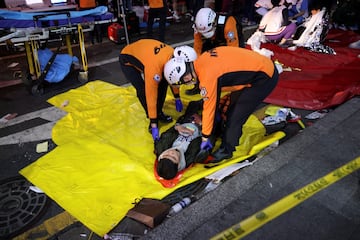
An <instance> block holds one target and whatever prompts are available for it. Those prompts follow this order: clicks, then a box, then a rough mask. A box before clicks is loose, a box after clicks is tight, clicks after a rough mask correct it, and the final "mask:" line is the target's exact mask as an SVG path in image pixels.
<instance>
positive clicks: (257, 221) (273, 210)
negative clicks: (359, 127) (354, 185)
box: [211, 157, 360, 240]
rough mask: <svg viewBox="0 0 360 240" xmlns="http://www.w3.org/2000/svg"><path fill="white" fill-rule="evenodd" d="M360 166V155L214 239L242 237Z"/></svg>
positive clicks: (213, 239)
mask: <svg viewBox="0 0 360 240" xmlns="http://www.w3.org/2000/svg"><path fill="white" fill-rule="evenodd" d="M359 168H360V157H358V158H356V159H354V160H352V161H351V162H349V163H347V164H345V165H343V166H341V167H339V168H338V169H336V170H335V171H333V172H330V173H329V174H328V175H326V176H324V177H321V178H319V179H317V180H316V181H314V182H312V183H310V184H308V185H306V186H305V187H303V188H301V189H299V190H297V191H295V192H293V193H291V194H290V195H287V196H286V197H284V198H282V199H280V200H279V201H277V202H275V203H274V204H272V205H270V206H268V207H266V208H264V209H263V210H261V211H259V212H257V213H255V214H253V215H252V216H250V217H248V218H247V219H245V220H243V221H241V222H239V223H237V224H235V225H233V226H231V227H230V228H228V229H226V230H225V231H223V232H221V233H219V234H217V235H215V236H214V237H212V238H211V239H212V240H225V239H226V240H229V239H231V240H233V239H241V238H242V237H245V236H246V235H248V234H250V233H251V232H253V231H255V230H256V229H258V228H260V227H261V226H262V225H264V224H266V223H267V222H269V221H271V220H272V219H274V218H276V217H278V216H280V215H281V214H283V213H284V212H286V211H288V210H289V209H291V208H293V207H295V206H296V205H298V204H300V203H301V202H303V201H305V200H306V199H308V198H309V197H311V196H313V195H314V194H315V193H317V192H319V191H321V190H323V189H325V188H327V187H328V186H330V185H331V184H333V183H335V182H337V181H339V180H340V179H342V178H343V177H345V176H347V175H349V174H350V173H352V172H355V171H356V170H358V169H359Z"/></svg>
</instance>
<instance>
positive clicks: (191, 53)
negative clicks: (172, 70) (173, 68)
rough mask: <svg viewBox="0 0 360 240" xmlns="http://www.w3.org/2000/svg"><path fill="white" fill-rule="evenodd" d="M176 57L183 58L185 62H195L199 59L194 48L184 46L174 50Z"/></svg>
mask: <svg viewBox="0 0 360 240" xmlns="http://www.w3.org/2000/svg"><path fill="white" fill-rule="evenodd" d="M174 57H175V58H183V59H184V61H185V62H193V61H195V60H196V59H197V54H196V52H195V49H194V48H192V47H189V46H187V45H184V46H180V47H176V48H175V49H174Z"/></svg>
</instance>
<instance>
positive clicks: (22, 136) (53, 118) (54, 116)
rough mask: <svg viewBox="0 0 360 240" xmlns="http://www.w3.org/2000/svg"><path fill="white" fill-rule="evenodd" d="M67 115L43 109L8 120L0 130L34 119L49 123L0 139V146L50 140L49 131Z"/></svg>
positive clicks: (59, 111)
mask: <svg viewBox="0 0 360 240" xmlns="http://www.w3.org/2000/svg"><path fill="white" fill-rule="evenodd" d="M66 114H67V113H66V112H65V111H63V110H61V109H59V108H56V107H48V108H44V109H41V110H38V111H35V112H32V113H28V114H24V115H22V116H18V117H16V118H13V119H11V120H9V121H8V122H6V123H3V124H1V125H0V129H1V128H4V127H8V126H13V125H15V124H21V123H23V122H25V121H29V120H31V119H35V118H42V119H44V120H47V121H49V122H48V123H45V124H42V125H39V126H36V127H32V128H29V129H26V130H24V131H21V132H17V133H14V134H11V135H8V136H6V137H2V138H0V145H8V144H19V143H25V142H36V141H41V140H46V139H51V130H52V128H53V126H54V125H55V123H56V122H57V121H58V120H59V119H61V118H62V117H64V116H65V115H66Z"/></svg>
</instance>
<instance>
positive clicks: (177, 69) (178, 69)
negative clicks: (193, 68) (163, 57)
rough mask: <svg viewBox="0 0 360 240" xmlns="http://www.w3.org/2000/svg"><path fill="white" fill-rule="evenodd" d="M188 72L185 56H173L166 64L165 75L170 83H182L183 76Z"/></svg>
mask: <svg viewBox="0 0 360 240" xmlns="http://www.w3.org/2000/svg"><path fill="white" fill-rule="evenodd" d="M185 73H186V64H185V60H184V59H183V58H171V59H170V60H169V61H168V62H167V63H166V64H165V66H164V76H165V78H166V80H167V81H168V83H169V84H170V85H180V84H182V82H181V78H182V77H183V76H184V74H185Z"/></svg>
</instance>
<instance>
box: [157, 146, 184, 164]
mask: <svg viewBox="0 0 360 240" xmlns="http://www.w3.org/2000/svg"><path fill="white" fill-rule="evenodd" d="M162 158H167V159H170V161H172V162H173V163H175V164H179V162H180V152H179V151H178V150H177V149H167V150H165V151H164V152H163V153H161V154H160V156H159V160H160V159H162Z"/></svg>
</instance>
